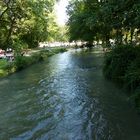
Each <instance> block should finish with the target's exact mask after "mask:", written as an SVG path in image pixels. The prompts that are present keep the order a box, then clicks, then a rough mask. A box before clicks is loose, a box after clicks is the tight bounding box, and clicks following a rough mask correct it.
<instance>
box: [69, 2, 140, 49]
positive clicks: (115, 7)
mask: <svg viewBox="0 0 140 140" xmlns="http://www.w3.org/2000/svg"><path fill="white" fill-rule="evenodd" d="M67 13H68V15H69V17H70V18H69V21H68V25H69V34H70V39H71V40H85V41H94V40H96V41H98V40H102V42H104V44H105V45H106V46H110V41H109V39H113V40H114V41H115V44H121V43H125V44H128V43H132V42H133V41H135V42H138V41H140V26H139V25H140V14H139V13H140V1H139V0H71V1H70V4H69V6H68V8H67Z"/></svg>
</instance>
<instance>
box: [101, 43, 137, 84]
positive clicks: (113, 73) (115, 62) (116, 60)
mask: <svg viewBox="0 0 140 140" xmlns="http://www.w3.org/2000/svg"><path fill="white" fill-rule="evenodd" d="M135 59H136V51H135V48H134V47H131V46H118V47H115V48H114V49H113V50H112V51H111V52H109V53H107V54H106V56H105V63H104V68H103V71H104V75H105V77H107V78H109V79H112V80H114V81H116V82H121V83H122V82H124V76H125V73H126V71H127V69H128V66H129V65H130V64H131V62H132V61H134V60H135Z"/></svg>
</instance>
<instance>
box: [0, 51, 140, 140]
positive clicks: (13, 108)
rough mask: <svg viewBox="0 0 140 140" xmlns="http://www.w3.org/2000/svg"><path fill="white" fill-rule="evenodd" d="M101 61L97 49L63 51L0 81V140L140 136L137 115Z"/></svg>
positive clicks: (115, 139) (116, 139) (97, 139)
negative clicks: (109, 77)
mask: <svg viewBox="0 0 140 140" xmlns="http://www.w3.org/2000/svg"><path fill="white" fill-rule="evenodd" d="M102 65H103V54H102V53H99V52H94V53H88V52H84V51H68V52H65V53H62V54H57V55H55V56H52V57H50V58H49V59H48V60H47V61H46V62H42V63H39V64H35V65H33V66H31V67H29V68H27V69H25V70H23V71H21V72H18V73H16V74H13V75H11V76H9V77H7V78H4V79H1V80H0V140H8V139H11V140H140V116H138V115H137V114H136V111H135V109H134V108H133V106H132V105H131V103H130V102H129V100H128V96H127V95H125V94H124V93H123V91H122V90H121V89H118V88H117V87H116V86H115V85H114V84H113V83H111V82H110V81H107V80H106V79H104V77H103V74H102Z"/></svg>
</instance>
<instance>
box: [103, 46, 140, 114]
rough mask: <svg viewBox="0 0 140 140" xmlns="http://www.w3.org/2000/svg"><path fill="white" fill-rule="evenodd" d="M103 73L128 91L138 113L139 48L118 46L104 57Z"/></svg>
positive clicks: (139, 82) (139, 108)
mask: <svg viewBox="0 0 140 140" xmlns="http://www.w3.org/2000/svg"><path fill="white" fill-rule="evenodd" d="M103 72H104V75H105V77H106V78H108V79H111V80H113V81H115V82H117V83H121V85H122V86H123V87H124V88H125V89H127V90H128V91H130V92H129V93H131V95H130V99H133V101H134V102H135V105H136V107H137V109H138V110H139V112H140V47H132V46H119V47H116V48H115V49H113V50H112V51H111V52H108V53H107V54H106V56H105V63H104V68H103Z"/></svg>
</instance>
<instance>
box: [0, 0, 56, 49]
mask: <svg viewBox="0 0 140 140" xmlns="http://www.w3.org/2000/svg"><path fill="white" fill-rule="evenodd" d="M55 2H56V1H55V0H51V1H50V0H1V1H0V48H3V49H6V48H8V47H10V48H11V47H15V48H14V49H22V47H32V48H33V47H36V46H38V43H39V42H43V41H46V40H47V39H49V38H50V36H51V35H52V34H54V30H55V28H56V27H57V25H56V22H55V21H54V19H55V17H53V9H54V7H53V6H54V4H55ZM50 26H51V27H50ZM50 28H51V30H50ZM55 31H57V30H55ZM52 32H53V33H52ZM21 44H22V45H21ZM19 46H20V47H19ZM17 47H18V48H17Z"/></svg>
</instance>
